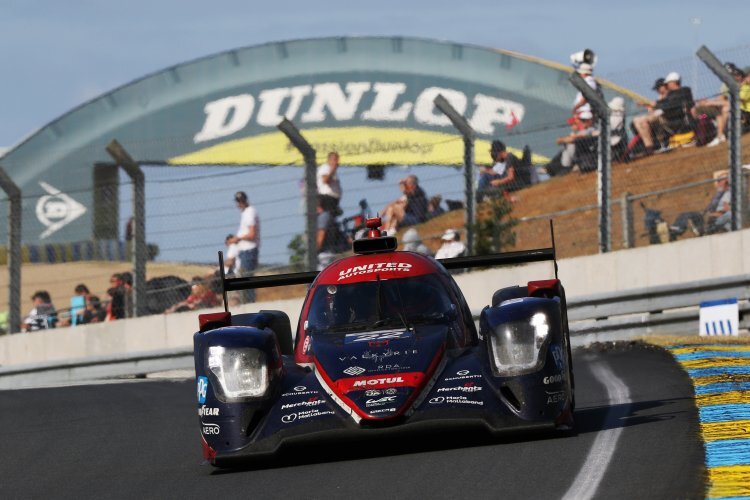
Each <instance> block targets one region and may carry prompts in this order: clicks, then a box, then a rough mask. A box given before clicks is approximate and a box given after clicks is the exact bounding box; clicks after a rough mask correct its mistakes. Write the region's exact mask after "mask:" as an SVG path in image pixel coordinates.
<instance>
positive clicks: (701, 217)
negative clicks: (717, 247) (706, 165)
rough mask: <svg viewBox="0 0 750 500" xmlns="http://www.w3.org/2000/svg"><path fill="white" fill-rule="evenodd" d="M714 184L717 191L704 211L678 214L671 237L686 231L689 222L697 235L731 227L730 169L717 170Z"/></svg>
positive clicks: (672, 227)
mask: <svg viewBox="0 0 750 500" xmlns="http://www.w3.org/2000/svg"><path fill="white" fill-rule="evenodd" d="M714 185H715V187H716V192H715V193H714V195H713V197H712V198H711V201H710V202H709V203H708V206H707V207H706V209H705V210H703V212H683V213H681V214H680V215H678V216H677V219H676V220H675V223H674V224H673V225H671V226H670V227H669V233H670V237H671V239H674V238H676V237H677V236H680V235H681V234H682V233H684V232H685V231H686V230H687V227H688V225H689V224H692V225H693V231H694V232H695V233H696V235H702V234H704V233H705V234H713V233H718V232H722V231H729V230H730V229H731V227H730V226H731V222H732V212H731V210H730V206H731V191H730V189H729V171H728V170H717V171H715V172H714Z"/></svg>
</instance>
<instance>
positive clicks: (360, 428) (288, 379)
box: [194, 218, 574, 467]
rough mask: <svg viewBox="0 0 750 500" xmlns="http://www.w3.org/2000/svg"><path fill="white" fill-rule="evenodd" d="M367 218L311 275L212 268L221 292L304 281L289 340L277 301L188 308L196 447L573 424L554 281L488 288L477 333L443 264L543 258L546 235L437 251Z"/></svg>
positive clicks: (250, 453) (548, 251) (250, 450)
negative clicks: (236, 273)
mask: <svg viewBox="0 0 750 500" xmlns="http://www.w3.org/2000/svg"><path fill="white" fill-rule="evenodd" d="M379 225H380V220H379V219H377V218H374V219H369V220H368V221H367V226H368V228H369V231H368V234H367V235H366V237H364V238H362V239H359V240H356V241H355V242H354V244H353V250H354V255H353V256H351V257H346V258H343V259H341V260H338V261H336V262H334V263H333V264H331V265H330V266H328V267H327V268H326V269H324V270H323V271H321V272H320V273H297V274H289V275H281V276H273V277H263V276H261V277H246V278H233V279H227V278H225V277H224V276H222V284H223V287H224V294H225V301H224V303H225V304H226V292H227V291H231V290H243V289H248V288H259V287H264V286H279V285H286V284H294V283H312V284H311V286H310V288H309V290H308V292H307V296H306V298H305V301H304V304H303V307H302V312H301V314H300V318H299V322H298V324H297V334H296V337H295V339H294V340H293V339H292V335H291V325H290V321H289V318H288V316H287V315H286V314H285V313H283V312H281V311H260V312H258V313H250V314H236V315H231V314H230V313H229V312H228V311H226V310H225V312H221V313H212V314H203V315H201V316H200V331H199V332H198V333H196V334H195V336H194V346H195V347H194V348H195V351H194V354H195V372H196V382H197V396H198V416H199V419H200V428H201V441H202V445H203V454H204V457H205V458H206V459H207V460H208V461H210V462H211V463H212V464H213V465H216V466H219V467H233V466H237V465H240V464H241V463H242V462H243V461H244V460H246V459H248V458H253V457H259V456H260V457H262V456H267V455H273V454H275V453H277V452H278V451H279V450H280V449H281V448H282V447H283V446H285V445H287V444H294V443H302V444H304V443H307V442H310V443H315V442H320V440H325V439H336V438H347V437H352V436H354V437H364V436H373V437H377V436H385V435H388V434H398V433H404V432H406V433H408V432H410V431H412V430H417V429H422V430H428V431H429V430H431V429H439V428H443V427H451V428H455V427H457V426H479V427H482V428H485V429H487V430H488V431H490V432H491V433H501V432H505V431H514V432H515V431H519V430H525V429H532V428H558V429H559V428H563V429H567V428H570V427H571V426H572V425H573V406H574V398H573V378H572V376H573V372H572V364H571V352H570V341H569V332H568V324H567V316H566V306H565V293H564V290H563V288H562V286H561V284H560V282H559V281H558V280H557V279H549V280H542V281H531V282H529V283H528V284H527V285H526V286H512V287H506V288H501V289H499V290H497V291H496V292H495V293H494V294H493V295H492V297H491V305H489V306H487V307H485V308H484V309H483V310H482V313H481V317H480V320H479V331H477V328H476V326H475V322H474V319H473V318H472V313H471V311H470V309H469V307H468V305H467V303H466V300H465V299H464V297H463V295H462V293H461V291H460V289H459V288H458V286H457V284H456V282H455V280H454V279H453V277H452V276H451V274H450V273H449V272H448V269H468V268H473V267H487V266H491V265H508V264H520V263H525V262H535V261H542V260H554V244H553V247H552V248H545V249H539V250H530V251H523V252H512V253H505V254H496V255H490V256H477V257H459V258H456V259H446V260H444V261H437V260H435V259H432V258H430V257H426V256H424V255H421V254H418V253H412V252H401V251H396V246H397V242H396V239H395V237H392V236H382V235H381V233H380V231H379V229H378V228H379ZM220 260H221V255H220ZM220 267H221V268H223V266H220ZM555 267H556V266H555Z"/></svg>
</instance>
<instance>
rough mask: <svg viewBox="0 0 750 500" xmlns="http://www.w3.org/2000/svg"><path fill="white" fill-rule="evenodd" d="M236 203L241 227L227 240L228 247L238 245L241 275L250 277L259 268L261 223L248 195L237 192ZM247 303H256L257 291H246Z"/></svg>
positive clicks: (235, 195)
mask: <svg viewBox="0 0 750 500" xmlns="http://www.w3.org/2000/svg"><path fill="white" fill-rule="evenodd" d="M234 202H235V204H236V205H237V208H239V209H240V211H241V212H242V215H240V227H239V228H238V229H237V233H236V234H235V235H234V236H233V237H232V238H227V239H226V243H227V245H232V244H236V245H237V250H239V251H238V252H237V259H238V260H239V273H241V274H242V275H245V276H248V275H250V274H252V272H253V271H255V268H256V267H257V266H258V247H259V243H260V223H259V221H258V213H257V211H256V210H255V207H253V206H252V205H250V202H249V201H248V198H247V193H245V192H244V191H237V192H236V193H235V194H234ZM244 292H245V301H246V302H255V290H244Z"/></svg>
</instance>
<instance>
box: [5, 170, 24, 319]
mask: <svg viewBox="0 0 750 500" xmlns="http://www.w3.org/2000/svg"><path fill="white" fill-rule="evenodd" d="M0 188H2V190H3V191H5V194H7V195H8V200H9V201H10V210H9V213H8V274H9V275H10V276H9V278H10V279H9V280H8V281H9V283H8V333H17V332H20V331H21V210H22V207H21V189H20V188H19V187H18V186H17V185H16V183H15V182H13V179H11V178H10V176H9V175H8V174H6V173H5V170H3V169H2V168H0Z"/></svg>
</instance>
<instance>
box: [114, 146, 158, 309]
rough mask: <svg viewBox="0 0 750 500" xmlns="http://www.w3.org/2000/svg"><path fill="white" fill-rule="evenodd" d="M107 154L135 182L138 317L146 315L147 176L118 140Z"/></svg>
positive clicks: (134, 283)
mask: <svg viewBox="0 0 750 500" xmlns="http://www.w3.org/2000/svg"><path fill="white" fill-rule="evenodd" d="M106 150H107V153H109V155H110V156H111V157H112V158H113V159H114V160H115V162H117V164H118V165H120V166H121V167H122V168H123V170H125V172H126V173H127V174H128V176H129V177H130V179H131V180H132V181H133V212H134V213H133V219H134V220H133V245H134V248H133V270H134V273H133V274H134V276H133V301H134V304H133V306H134V311H135V315H136V317H138V316H144V315H145V314H146V259H147V258H148V255H147V252H148V249H147V248H146V176H145V175H144V174H143V170H141V167H140V166H139V165H138V163H136V161H135V160H133V158H132V157H131V156H130V155H129V154H128V152H127V151H125V148H123V147H122V146H121V145H120V143H119V142H117V140H115V139H112V142H110V143H109V144H108V145H107V147H106Z"/></svg>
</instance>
